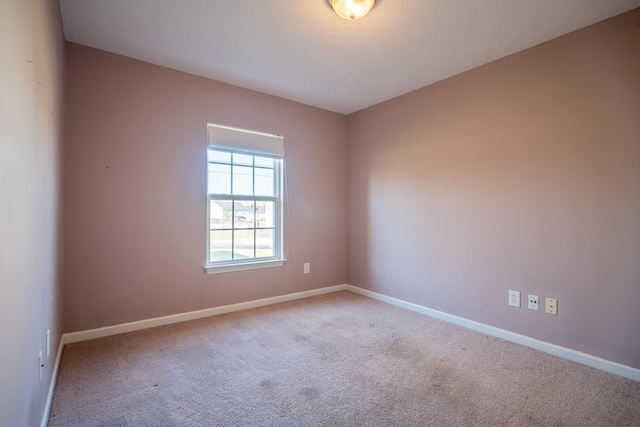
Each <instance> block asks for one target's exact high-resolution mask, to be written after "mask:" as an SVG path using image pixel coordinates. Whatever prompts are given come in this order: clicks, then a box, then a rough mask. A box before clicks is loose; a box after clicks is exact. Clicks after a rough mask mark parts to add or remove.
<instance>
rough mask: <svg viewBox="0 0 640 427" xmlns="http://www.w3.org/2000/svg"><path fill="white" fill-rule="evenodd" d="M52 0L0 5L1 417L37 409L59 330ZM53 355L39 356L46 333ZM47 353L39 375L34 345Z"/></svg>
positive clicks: (58, 111)
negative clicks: (48, 336) (49, 333)
mask: <svg viewBox="0 0 640 427" xmlns="http://www.w3.org/2000/svg"><path fill="white" fill-rule="evenodd" d="M63 51H64V43H63V37H62V25H61V20H60V11H59V8H58V2H57V1H54V0H29V1H25V0H9V1H5V0H3V1H2V4H1V5H0V64H1V66H0V425H3V426H17V427H21V426H35V425H39V424H40V421H41V419H42V416H43V411H44V408H45V402H46V399H47V393H48V390H49V385H50V384H51V376H52V373H53V366H54V362H55V360H56V354H57V350H58V343H59V342H60V337H61V315H62V314H61V293H62V292H61V281H60V271H61V268H60V256H59V254H60V250H59V247H60V246H61V244H60V233H59V228H60V227H59V225H61V205H60V203H59V199H60V193H61V187H60V181H61V179H60V177H61V172H60V170H61V169H60V165H61V161H60V159H61V151H62V137H63V128H62V122H63V120H62V117H63V116H62V115H63V113H64V108H63V100H64V98H63V95H64V90H63V83H64V81H63V71H64V68H63V66H64V52H63ZM49 329H50V330H51V353H50V354H49V356H48V357H46V333H47V330H49ZM41 350H42V351H43V352H44V356H45V359H44V368H43V375H42V381H38V353H39V352H40V351H41Z"/></svg>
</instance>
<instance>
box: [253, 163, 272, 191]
mask: <svg viewBox="0 0 640 427" xmlns="http://www.w3.org/2000/svg"><path fill="white" fill-rule="evenodd" d="M255 180H256V184H255V191H256V192H255V195H256V196H273V169H264V168H255Z"/></svg>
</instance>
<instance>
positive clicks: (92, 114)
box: [64, 44, 347, 332]
mask: <svg viewBox="0 0 640 427" xmlns="http://www.w3.org/2000/svg"><path fill="white" fill-rule="evenodd" d="M66 47H67V49H66V51H67V64H66V65H67V94H66V95H67V122H66V128H67V141H66V142H67V145H66V153H65V209H66V212H67V215H66V216H65V239H66V240H65V252H64V258H65V296H64V303H65V310H64V325H65V331H67V332H71V331H78V330H85V329H91V328H96V327H102V326H107V325H114V324H119V323H123V322H129V321H135V320H140V319H147V318H151V317H156V316H163V315H168V314H175V313H181V312H186V311H191V310H197V309H203V308H209V307H216V306H222V305H227V304H233V303H238V302H243V301H249V300H255V299H260V298H265V297H272V296H277V295H283V294H288V293H294V292H299V291H301V290H309V289H314V288H320V287H325V286H331V285H337V284H342V283H345V279H346V228H345V226H346V207H345V205H346V188H345V182H346V125H347V119H346V117H345V116H342V115H339V114H335V113H330V112H327V111H324V110H319V109H317V108H312V107H308V106H305V105H301V104H297V103H294V102H291V101H286V100H283V99H280V98H276V97H273V96H269V95H264V94H260V93H257V92H253V91H250V90H245V89H241V88H238V87H234V86H230V85H226V84H223V83H219V82H215V81H212V80H207V79H204V78H201V77H196V76H193V75H189V74H185V73H181V72H178V71H174V70H170V69H167V68H162V67H158V66H155V65H151V64H148V63H144V62H140V61H136V60H132V59H128V58H124V57H121V56H117V55H113V54H110V53H106V52H102V51H98V50H95V49H91V48H88V47H82V46H79V45H75V44H67V46H66ZM207 121H211V122H215V123H222V124H226V125H231V126H238V127H243V128H249V129H255V130H259V131H265V132H273V133H278V134H281V135H283V136H284V138H285V139H284V143H285V150H286V157H285V161H286V167H287V174H288V184H289V196H290V197H289V201H288V208H289V210H290V212H291V218H290V220H291V228H290V227H289V225H288V218H287V217H285V236H284V250H285V257H286V258H288V261H287V262H286V264H285V266H284V267H279V268H268V269H261V270H254V271H248V272H233V273H226V274H213V275H207V274H205V273H204V271H203V265H204V259H205V237H206V236H205V227H206V220H205V219H206V146H207V139H206V135H207V128H206V124H207ZM285 210H286V209H285ZM291 231H293V246H292V244H291V237H292V236H291V233H290V232H291ZM294 250H295V256H296V261H297V264H294V259H293V253H294ZM304 262H310V263H311V274H308V275H303V274H302V264H303V263H304ZM296 269H297V270H298V277H297V276H296ZM298 278H299V283H298Z"/></svg>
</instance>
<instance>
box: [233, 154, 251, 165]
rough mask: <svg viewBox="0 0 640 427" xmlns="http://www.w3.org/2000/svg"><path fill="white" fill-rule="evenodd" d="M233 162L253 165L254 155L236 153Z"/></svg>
mask: <svg viewBox="0 0 640 427" xmlns="http://www.w3.org/2000/svg"><path fill="white" fill-rule="evenodd" d="M233 164H234V165H248V166H253V156H247V155H246V154H234V155H233Z"/></svg>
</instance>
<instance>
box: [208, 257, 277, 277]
mask: <svg viewBox="0 0 640 427" xmlns="http://www.w3.org/2000/svg"><path fill="white" fill-rule="evenodd" d="M285 261H286V259H275V260H273V259H272V260H269V261H251V262H243V263H234V264H217V265H205V267H204V271H205V272H206V273H207V274H216V273H228V272H231V271H245V270H256V269H259V268H269V267H282V266H283V265H284V262H285Z"/></svg>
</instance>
